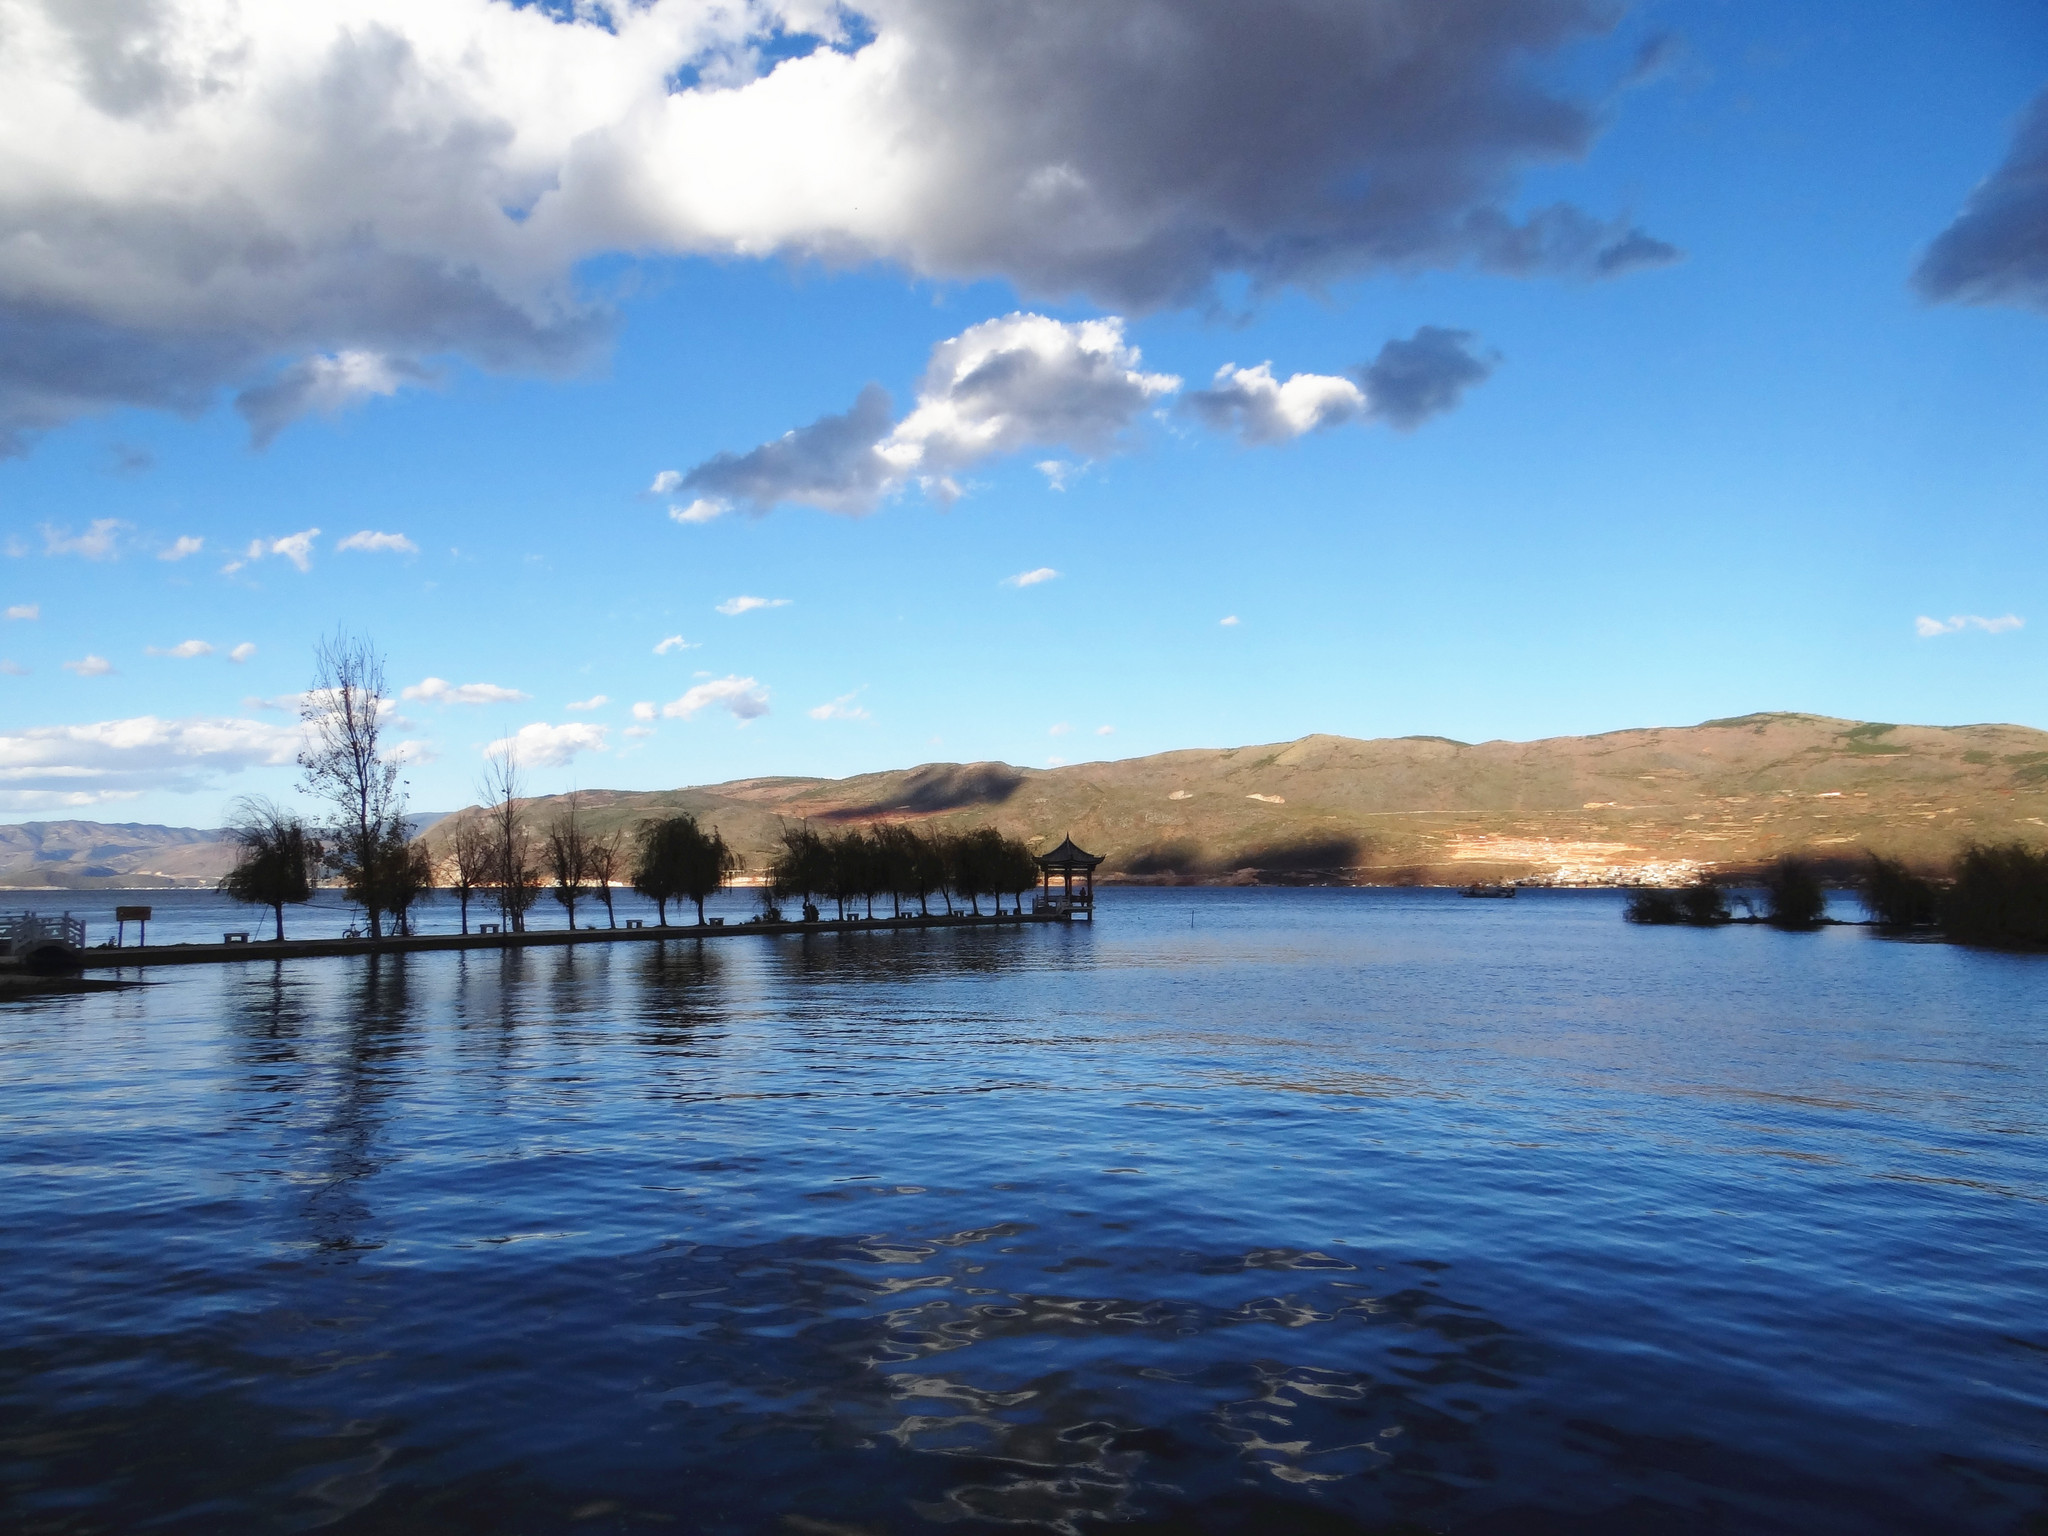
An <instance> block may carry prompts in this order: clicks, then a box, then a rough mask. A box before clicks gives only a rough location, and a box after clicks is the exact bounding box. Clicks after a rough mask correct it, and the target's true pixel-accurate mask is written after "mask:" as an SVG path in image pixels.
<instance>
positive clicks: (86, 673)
mask: <svg viewBox="0 0 2048 1536" xmlns="http://www.w3.org/2000/svg"><path fill="white" fill-rule="evenodd" d="M62 665H63V667H64V670H65V671H66V672H76V673H77V674H78V675H79V676H80V677H105V676H106V675H107V674H108V673H109V672H111V671H113V670H114V664H113V663H112V662H111V661H109V660H107V658H106V657H104V656H90V655H89V656H87V657H85V658H84V659H83V660H82V661H67V662H64V663H63V664H62Z"/></svg>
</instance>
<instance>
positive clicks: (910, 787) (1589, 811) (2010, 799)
mask: <svg viewBox="0 0 2048 1536" xmlns="http://www.w3.org/2000/svg"><path fill="white" fill-rule="evenodd" d="M1254 797H1264V798H1254ZM582 803H583V807H584V810H585V813H586V814H587V816H588V818H589V820H590V822H591V823H592V824H593V825H594V826H595V827H596V828H597V829H598V830H600V831H604V830H609V829H614V828H619V829H629V828H631V827H632V826H634V825H636V824H637V823H639V822H640V821H642V820H645V819H648V818H651V817H655V816H660V815H664V814H669V813H671V812H673V811H675V810H687V811H690V812H692V813H694V814H696V815H697V816H698V817H700V818H701V819H703V820H705V821H706V822H708V823H710V824H713V825H716V826H718V827H719V828H720V829H721V830H722V831H723V832H724V833H725V836H726V838H727V839H728V841H730V842H732V843H734V844H735V845H736V846H737V847H739V848H740V849H741V850H742V851H743V852H744V853H745V854H746V856H747V859H748V862H749V864H750V865H751V866H752V867H753V868H755V869H759V868H760V867H761V866H762V865H763V864H764V863H765V861H766V858H767V856H768V851H769V850H770V849H771V848H772V846H773V844H774V841H775V834H776V830H777V828H778V827H779V825H780V824H781V822H782V821H783V820H785V819H786V820H796V819H799V818H803V817H808V818H810V819H811V820H812V821H813V822H814V823H816V824H819V825H821V826H825V827H830V826H833V825H847V824H856V825H858V824H865V823H869V822H873V821H878V820H910V821H914V822H917V823H918V824H920V825H922V826H927V827H937V828H949V827H966V826H973V825H979V824H982V823H990V822H992V823H994V824H995V825H996V826H998V827H1000V828H1002V829H1003V830H1004V831H1005V832H1008V833H1011V834H1013V835H1015V836H1019V837H1022V838H1024V839H1025V840H1026V841H1027V842H1031V843H1032V844H1033V845H1034V846H1037V847H1041V848H1043V847H1050V846H1051V845H1052V844H1054V843H1056V842H1058V841H1059V839H1060V838H1061V837H1062V836H1063V835H1065V834H1067V833H1072V835H1073V836H1074V839H1075V840H1076V841H1077V842H1079V843H1080V844H1081V845H1082V846H1084V847H1086V848H1089V849H1091V850H1093V851H1094V852H1097V853H1103V854H1107V855H1108V856H1109V862H1108V863H1107V864H1106V865H1105V866H1104V874H1105V875H1111V876H1116V877H1121V878H1126V879H1132V878H1136V879H1228V878H1238V879H1248V878H1252V876H1251V875H1250V874H1247V873H1245V871H1258V872H1260V877H1261V878H1266V879H1340V880H1356V881H1368V882H1377V881H1411V880H1420V881H1465V880H1473V879H1482V878H1487V879H1490V878H1503V877H1528V876H1535V877H1539V878H1540V877H1552V876H1558V875H1560V874H1562V876H1563V877H1564V878H1568V879H1570V878H1578V879H1585V880H1601V879H1613V878H1617V877H1620V878H1629V877H1640V876H1642V875H1644V874H1648V875H1650V876H1652V877H1656V876H1659V875H1668V876H1673V877H1678V876H1682V875H1683V874H1684V873H1685V872H1686V871H1687V870H1688V869H1689V868H1691V867H1694V866H1697V865H1714V866H1717V867H1721V868H1725V869H1740V868H1743V867H1746V866H1751V865H1754V864H1756V863H1759V862H1761V861H1763V860H1765V859H1768V858H1770V857H1771V856H1773V855H1775V854H1777V853H1780V852H1784V851H1787V850H1795V849H1796V850H1806V851H1811V852H1815V853H1819V854H1821V855H1835V856H1841V857H1844V858H1847V857H1850V856H1853V855H1854V854H1855V853H1857V852H1858V851H1859V850H1860V849H1862V848H1864V847H1871V848H1875V849H1879V850H1881V851H1884V852H1888V853H1896V854H1902V855H1904V856H1906V857H1908V858H1909V859H1914V860H1916V861H1932V860H1939V859H1945V858H1946V857H1947V856H1948V855H1949V854H1950V853H1952V852H1953V851H1954V849H1955V848H1956V846H1957V845H1958V844H1960V843H1961V842H1963V841H1966V840H1968V839H1970V838H1979V839H1987V840H1988V839H1995V838H2005V837H2014V836H2018V837H2027V838H2030V839H2033V840H2037V841H2048V733H2044V732H2041V731H2035V730H2030V729H2027V728H2025V727H2021V726H2008V725H1982V726H1954V727H1933V726H1908V725H1900V726H1891V725H1879V724H1860V723H1858V722H1855V721H1849V720H1833V719H1828V718H1826V717H1823V716H1818V715H1793V714H1770V715H1748V716H1743V717H1741V718H1740V719H1734V720H1720V721H1710V722H1708V723H1707V724H1705V725H1698V726H1688V727H1671V728H1661V729H1651V730H1636V731H1616V732H1612V733H1609V734H1607V735H1604V736H1566V737H1554V738H1551V739H1548V740H1544V741H1533V742H1506V741H1494V742H1484V743H1480V744H1478V745H1466V744H1464V743H1460V742H1452V741H1445V740H1442V739H1439V738H1434V737H1406V738H1400V739H1395V740H1383V741H1354V740H1351V739H1349V738H1347V737H1341V736H1307V737H1303V738H1302V739H1301V740H1300V741H1295V742H1283V743H1279V744H1276V745H1273V746H1261V747H1237V748H1231V749H1225V750H1206V749H1203V750H1193V751H1185V752H1167V753H1161V754H1159V755H1157V756H1154V757H1144V758H1134V759H1131V760H1129V761H1126V762H1117V763H1083V764H1078V765H1076V766H1073V767H1067V768H1054V769H1030V768H1023V769H1019V768H1011V767H1008V766H1006V765H1004V764H1000V763H977V764H970V765H965V766H962V765H954V764H935V765H927V766H925V767H921V768H914V769H908V770H902V771H897V772H891V773H878V774H865V775H861V776H859V777H856V778H851V779H836V780H835V779H785V778H776V779H742V780H737V781H734V782H731V783H726V784H714V785H708V786H705V787H702V788H695V789H683V790H673V791H660V792H650V793H623V792H616V791H588V792H585V794H584V795H583V797H582ZM534 805H535V824H536V825H538V824H539V823H540V822H542V821H544V820H545V819H546V818H547V817H548V816H549V815H551V814H552V813H553V805H554V802H551V801H547V800H541V801H536V802H535V803H534ZM452 827H453V822H452V821H450V822H449V823H446V824H444V825H442V826H441V827H439V828H436V829H435V830H433V831H431V832H429V834H428V842H429V844H430V845H431V846H434V847H436V848H437V849H438V848H439V847H441V846H443V844H444V843H445V840H446V837H447V836H448V834H449V832H450V831H451V830H452Z"/></svg>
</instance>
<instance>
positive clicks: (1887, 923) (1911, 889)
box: [1856, 853, 1941, 928]
mask: <svg viewBox="0 0 2048 1536" xmlns="http://www.w3.org/2000/svg"><path fill="white" fill-rule="evenodd" d="M1856 894H1857V895H1858V896H1859V897H1860V898H1861V899H1862V901H1863V910H1864V911H1866V912H1868V913H1869V914H1870V920H1871V921H1872V922H1874V923H1876V924H1877V925H1878V926H1879V927H1881V928H1926V927H1931V926H1932V925H1933V923H1934V919H1935V915H1936V912H1937V911H1938V909H1939V906H1940V896H1941V893H1940V892H1938V891H1937V890H1935V888H1934V882H1932V881H1931V880H1925V879H1922V878H1921V877H1920V876H1919V875H1916V874H1914V873H1913V872H1912V871H1911V870H1910V869H1908V868H1906V864H1905V861H1904V860H1903V859H1887V858H1885V857H1884V856H1883V855H1881V854H1876V853H1873V854H1871V855H1869V863H1867V864H1866V865H1865V866H1864V869H1863V878H1862V879H1861V880H1860V881H1858V882H1857V886H1856Z"/></svg>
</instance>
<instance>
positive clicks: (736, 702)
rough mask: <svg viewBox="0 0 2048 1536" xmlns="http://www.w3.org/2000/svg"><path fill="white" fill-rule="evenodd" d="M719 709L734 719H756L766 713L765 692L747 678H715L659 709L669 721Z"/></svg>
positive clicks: (685, 718) (766, 701)
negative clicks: (702, 711) (706, 710)
mask: <svg viewBox="0 0 2048 1536" xmlns="http://www.w3.org/2000/svg"><path fill="white" fill-rule="evenodd" d="M713 708H716V709H723V710H726V711H728V712H729V713H730V714H731V715H732V717H733V718H734V719H735V720H739V721H742V722H744V721H748V720H758V719H759V718H760V717H761V716H763V715H765V714H767V713H768V690H767V689H766V688H763V687H762V686H761V685H760V684H759V683H758V682H756V681H755V680H754V679H753V678H751V677H719V678H713V679H712V680H710V681H709V682H703V683H699V684H697V686H696V687H694V688H692V689H691V690H690V691H689V692H688V693H686V694H684V695H683V696H682V697H681V698H679V699H671V700H669V702H668V703H666V704H664V705H662V706H661V712H662V714H663V715H665V716H666V717H667V718H669V719H671V720H688V719H690V718H691V717H692V716H694V715H696V714H697V713H698V711H700V710H705V709H713Z"/></svg>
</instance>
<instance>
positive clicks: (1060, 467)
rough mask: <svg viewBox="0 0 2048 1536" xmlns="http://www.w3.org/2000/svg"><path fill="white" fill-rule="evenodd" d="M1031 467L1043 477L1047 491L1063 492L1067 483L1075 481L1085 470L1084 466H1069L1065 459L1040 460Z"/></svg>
mask: <svg viewBox="0 0 2048 1536" xmlns="http://www.w3.org/2000/svg"><path fill="white" fill-rule="evenodd" d="M1031 467H1032V468H1033V469H1035V470H1037V471H1038V472H1039V473H1040V474H1041V475H1043V476H1045V483H1046V487H1047V489H1049V490H1055V491H1064V490H1065V489H1066V488H1067V482H1068V481H1070V480H1073V479H1076V478H1077V477H1078V476H1079V475H1080V474H1081V472H1082V470H1084V469H1085V468H1087V466H1086V465H1084V464H1070V463H1068V462H1067V461H1066V460H1065V459H1040V460H1039V461H1038V462H1037V463H1036V464H1034V465H1032V466H1031Z"/></svg>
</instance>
